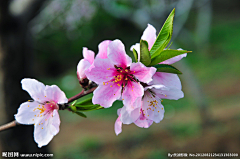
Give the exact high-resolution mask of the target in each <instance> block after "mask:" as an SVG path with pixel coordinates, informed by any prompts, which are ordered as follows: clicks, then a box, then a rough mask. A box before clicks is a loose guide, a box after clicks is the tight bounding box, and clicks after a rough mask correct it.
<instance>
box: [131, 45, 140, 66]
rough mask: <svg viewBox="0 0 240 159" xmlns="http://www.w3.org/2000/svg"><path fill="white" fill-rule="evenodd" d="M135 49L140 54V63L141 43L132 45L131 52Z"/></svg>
mask: <svg viewBox="0 0 240 159" xmlns="http://www.w3.org/2000/svg"><path fill="white" fill-rule="evenodd" d="M133 49H135V50H136V51H137V54H138V61H137V62H140V43H136V44H135V45H132V46H131V48H130V50H131V51H133Z"/></svg>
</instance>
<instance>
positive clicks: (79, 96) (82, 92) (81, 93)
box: [68, 87, 97, 103]
mask: <svg viewBox="0 0 240 159" xmlns="http://www.w3.org/2000/svg"><path fill="white" fill-rule="evenodd" d="M96 88H97V87H94V88H91V89H89V90H87V91H84V89H83V90H82V91H81V92H80V93H79V94H77V95H75V96H73V97H71V98H69V99H68V103H71V102H73V101H74V100H77V99H79V98H81V97H83V96H85V95H88V94H90V93H92V92H93V91H94V90H95V89H96Z"/></svg>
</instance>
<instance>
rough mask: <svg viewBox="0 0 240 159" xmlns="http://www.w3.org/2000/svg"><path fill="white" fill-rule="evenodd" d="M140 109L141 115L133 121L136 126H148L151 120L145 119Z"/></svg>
mask: <svg viewBox="0 0 240 159" xmlns="http://www.w3.org/2000/svg"><path fill="white" fill-rule="evenodd" d="M140 111H141V115H140V116H139V118H138V119H137V120H136V121H135V122H134V124H135V125H137V126H138V127H141V128H149V126H151V125H152V123H153V121H152V120H150V119H147V118H146V117H145V116H144V114H143V111H142V110H140Z"/></svg>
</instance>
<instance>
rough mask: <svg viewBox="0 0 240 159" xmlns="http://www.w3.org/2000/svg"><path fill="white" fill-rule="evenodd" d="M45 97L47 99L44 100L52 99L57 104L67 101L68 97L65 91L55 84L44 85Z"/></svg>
mask: <svg viewBox="0 0 240 159" xmlns="http://www.w3.org/2000/svg"><path fill="white" fill-rule="evenodd" d="M44 94H45V98H46V99H47V100H46V101H54V102H55V103H58V104H63V103H67V102H68V99H67V97H66V95H65V93H64V92H63V91H62V90H61V89H60V88H59V87H58V86H56V85H52V86H48V85H47V86H46V88H45V91H44Z"/></svg>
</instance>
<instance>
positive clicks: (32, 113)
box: [15, 101, 40, 124]
mask: <svg viewBox="0 0 240 159" xmlns="http://www.w3.org/2000/svg"><path fill="white" fill-rule="evenodd" d="M38 106H39V103H38V102H36V101H33V102H25V103H22V104H21V105H20V107H19V108H18V113H17V114H15V119H16V121H17V122H18V123H20V124H34V123H35V122H37V121H38V120H39V119H40V118H39V117H37V114H39V112H40V110H38V109H37V107H38Z"/></svg>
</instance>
